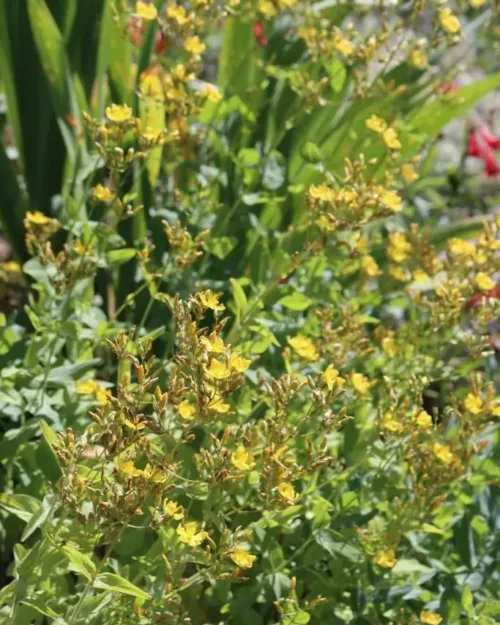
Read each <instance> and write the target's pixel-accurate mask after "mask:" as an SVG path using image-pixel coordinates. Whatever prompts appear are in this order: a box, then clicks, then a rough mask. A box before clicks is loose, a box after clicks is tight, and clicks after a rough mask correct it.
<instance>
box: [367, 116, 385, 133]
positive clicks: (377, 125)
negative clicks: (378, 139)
mask: <svg viewBox="0 0 500 625" xmlns="http://www.w3.org/2000/svg"><path fill="white" fill-rule="evenodd" d="M365 124H366V127H367V128H369V129H370V130H373V131H374V132H379V133H382V132H385V131H386V130H387V123H386V122H385V121H384V120H383V119H381V118H380V117H377V115H372V116H371V117H369V118H368V119H367V120H366V122H365Z"/></svg>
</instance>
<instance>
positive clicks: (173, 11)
mask: <svg viewBox="0 0 500 625" xmlns="http://www.w3.org/2000/svg"><path fill="white" fill-rule="evenodd" d="M167 17H168V18H169V19H171V20H173V21H174V22H176V23H177V24H178V25H179V26H184V24H185V23H186V22H187V21H188V16H187V15H186V9H185V8H184V7H183V6H182V5H181V6H177V5H175V4H171V5H170V6H169V7H168V8H167Z"/></svg>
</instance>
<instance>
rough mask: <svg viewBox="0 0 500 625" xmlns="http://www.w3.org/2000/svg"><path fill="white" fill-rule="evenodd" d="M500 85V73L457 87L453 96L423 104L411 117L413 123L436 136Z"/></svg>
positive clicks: (414, 125) (428, 133)
mask: <svg viewBox="0 0 500 625" xmlns="http://www.w3.org/2000/svg"><path fill="white" fill-rule="evenodd" d="M499 87H500V73H498V74H494V75H493V76H489V77H488V78H484V79H483V80H478V81H477V82H475V83H473V84H471V85H466V86H465V87H461V88H460V89H457V90H456V91H455V92H454V93H453V97H452V98H439V99H436V100H433V101H432V102H429V103H428V104H426V105H424V106H421V107H419V108H418V109H417V111H416V113H415V115H414V116H413V117H410V119H409V122H410V123H411V125H412V126H413V127H414V128H416V129H418V130H421V131H423V132H425V133H426V134H427V135H431V136H436V135H437V134H438V133H439V132H440V131H441V130H442V129H443V128H444V127H445V126H446V125H447V124H448V123H449V122H451V121H452V120H453V119H455V118H457V117H459V116H460V115H464V114H465V113H466V112H467V111H468V110H469V109H470V108H472V107H473V106H474V105H475V104H476V103H477V102H479V100H481V99H482V98H483V97H484V96H485V95H486V94H487V93H489V92H490V91H493V89H498V88H499Z"/></svg>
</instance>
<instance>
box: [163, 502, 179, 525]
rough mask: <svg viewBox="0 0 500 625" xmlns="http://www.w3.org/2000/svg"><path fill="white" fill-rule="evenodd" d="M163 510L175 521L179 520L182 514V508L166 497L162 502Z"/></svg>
mask: <svg viewBox="0 0 500 625" xmlns="http://www.w3.org/2000/svg"><path fill="white" fill-rule="evenodd" d="M163 512H164V513H165V514H166V515H167V516H168V517H172V518H173V519H175V520H176V521H180V519H182V517H183V516H184V508H183V507H182V506H179V504H176V503H175V501H169V500H168V499H165V501H164V502H163Z"/></svg>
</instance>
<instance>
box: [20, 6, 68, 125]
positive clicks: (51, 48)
mask: <svg viewBox="0 0 500 625" xmlns="http://www.w3.org/2000/svg"><path fill="white" fill-rule="evenodd" d="M28 14H29V18H30V23H31V28H32V31H33V36H34V38H35V42H36V45H37V48H38V53H39V55H40V61H41V63H42V66H43V69H44V72H45V75H46V77H47V80H48V82H49V84H50V87H51V94H52V96H53V98H54V104H55V107H56V109H57V110H58V112H59V115H60V116H63V115H64V113H69V112H70V108H71V107H70V106H68V102H69V95H68V83H67V71H68V68H67V65H66V55H65V52H64V40H63V37H62V35H61V33H60V31H59V29H58V27H57V24H56V22H55V20H54V18H53V17H52V13H51V12H50V10H49V8H48V7H47V5H46V4H45V2H44V0H28Z"/></svg>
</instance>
